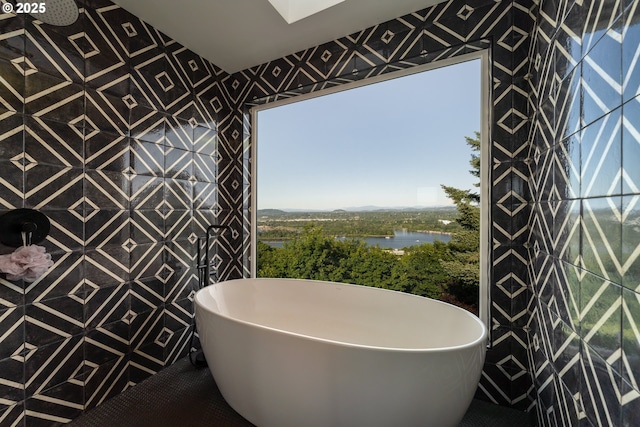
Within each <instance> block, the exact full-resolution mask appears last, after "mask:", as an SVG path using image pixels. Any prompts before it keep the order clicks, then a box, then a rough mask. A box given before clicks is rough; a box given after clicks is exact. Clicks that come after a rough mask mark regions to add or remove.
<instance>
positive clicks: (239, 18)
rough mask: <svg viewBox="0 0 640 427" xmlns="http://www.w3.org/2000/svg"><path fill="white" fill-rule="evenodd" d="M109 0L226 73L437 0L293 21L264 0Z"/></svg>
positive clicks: (364, 3)
mask: <svg viewBox="0 0 640 427" xmlns="http://www.w3.org/2000/svg"><path fill="white" fill-rule="evenodd" d="M113 1H114V2H115V3H116V4H118V5H120V6H121V7H123V8H125V9H126V10H128V11H129V12H131V13H133V14H134V15H136V16H137V17H139V18H140V19H142V20H144V21H145V22H147V23H149V24H151V25H153V26H154V27H155V28H157V29H158V30H160V31H162V32H163V33H165V34H167V35H168V36H169V37H171V38H173V39H174V40H176V41H178V42H179V43H181V44H182V45H184V46H186V47H188V48H189V49H191V50H192V51H194V52H195V53H197V54H199V55H201V56H203V57H205V58H206V59H208V60H209V61H211V62H212V63H214V64H215V65H217V66H218V67H220V68H222V69H223V70H225V71H227V72H228V73H234V72H236V71H240V70H244V69H247V68H251V67H253V66H256V65H260V64H263V63H265V62H268V61H271V60H273V59H277V58H281V57H283V56H286V55H290V54H292V53H295V52H299V51H301V50H304V49H307V48H309V47H313V46H317V45H320V44H322V43H325V42H328V41H331V40H335V39H337V38H340V37H344V36H346V35H349V34H352V33H355V32H357V31H360V30H363V29H365V28H368V27H371V26H373V25H376V24H380V23H382V22H385V21H388V20H390V19H394V18H398V17H400V16H402V15H406V14H407V13H411V12H415V11H418V10H421V9H424V8H427V7H429V6H431V5H434V4H436V3H438V2H439V1H441V0H345V1H344V2H342V3H339V4H337V5H335V6H332V7H330V8H329V9H326V10H324V11H321V12H319V13H317V14H315V15H312V16H310V17H308V18H304V19H301V20H300V21H297V22H294V23H293V24H287V23H286V21H285V20H284V19H283V18H282V16H280V14H279V13H278V12H277V11H276V10H275V9H274V8H273V6H271V4H270V3H269V1H268V0H178V1H176V0H113ZM298 1H310V0H298Z"/></svg>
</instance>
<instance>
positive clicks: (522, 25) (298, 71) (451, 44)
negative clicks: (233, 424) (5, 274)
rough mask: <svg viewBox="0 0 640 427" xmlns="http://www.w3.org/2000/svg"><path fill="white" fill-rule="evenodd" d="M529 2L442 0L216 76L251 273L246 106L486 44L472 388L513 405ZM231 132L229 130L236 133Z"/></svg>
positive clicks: (522, 364)
mask: <svg viewBox="0 0 640 427" xmlns="http://www.w3.org/2000/svg"><path fill="white" fill-rule="evenodd" d="M532 7H533V3H532V2H531V1H528V0H524V1H493V0H480V1H462V0H452V1H447V2H444V3H441V4H438V5H436V6H433V7H430V8H428V9H424V10H420V11H417V12H415V13H411V14H408V15H405V16H402V17H399V18H397V19H394V20H391V21H388V22H385V23H382V24H380V25H376V26H374V27H371V28H367V29H365V30H362V31H359V32H356V33H354V34H351V35H348V36H345V37H342V38H340V39H337V40H334V41H330V42H327V43H325V44H322V45H320V46H315V47H310V48H308V49H306V50H303V51H301V52H298V53H296V54H293V55H289V56H286V57H284V58H280V59H277V60H274V61H271V62H268V63H265V64H262V65H260V66H257V67H254V68H251V69H248V70H244V71H241V72H238V73H235V74H233V75H230V76H226V77H224V78H223V83H224V86H223V87H224V89H225V90H227V91H228V97H229V99H231V100H232V101H233V102H234V107H235V111H234V114H233V115H232V116H233V117H232V118H230V120H229V122H228V123H227V125H226V126H224V127H223V126H221V127H219V129H220V134H221V138H226V135H231V136H232V138H233V139H236V137H237V136H240V137H241V139H243V141H241V140H239V141H237V142H235V144H236V145H235V147H237V151H236V152H234V155H235V156H236V157H237V165H238V166H237V170H235V169H234V170H233V174H234V175H238V176H240V177H241V179H242V185H243V193H242V194H243V195H242V197H243V199H242V201H241V203H242V206H243V216H244V220H243V227H244V234H243V253H244V272H243V274H244V275H245V276H248V275H249V274H250V272H249V268H250V262H249V261H250V260H249V258H250V253H251V246H250V244H251V243H250V240H251V239H250V236H251V216H250V212H251V209H253V207H254V206H253V201H252V200H251V191H250V185H251V184H250V183H251V161H252V158H251V154H250V153H251V121H250V115H249V109H250V107H251V106H253V105H256V104H262V103H268V102H273V101H276V100H279V99H284V98H290V97H294V96H297V95H299V94H303V93H310V92H314V91H319V90H322V89H325V88H328V87H333V86H337V85H340V84H344V83H349V82H352V81H354V80H363V79H367V78H370V77H375V76H378V75H381V74H384V73H389V72H393V71H396V70H400V69H406V68H409V67H414V66H417V65H422V64H425V63H428V62H433V61H438V60H441V59H446V58H451V57H455V56H457V55H461V54H464V53H469V52H472V51H477V50H482V49H488V50H489V51H490V53H491V74H492V77H491V78H492V95H491V97H492V99H491V101H492V111H491V116H492V118H493V122H492V123H491V124H490V128H491V141H492V146H491V165H492V170H491V182H492V188H491V201H492V210H491V216H492V222H493V227H492V229H491V234H492V245H491V246H492V249H491V255H490V256H491V260H492V268H491V277H492V281H491V282H492V284H491V297H492V313H491V323H492V330H491V336H492V342H493V347H492V348H491V349H490V350H489V352H488V355H487V363H486V366H485V369H484V372H483V375H482V379H481V382H480V388H479V390H478V395H479V397H482V398H484V399H487V400H490V401H493V402H496V403H499V404H502V405H510V406H513V407H516V408H519V409H523V410H525V409H531V408H532V405H533V404H534V394H535V393H534V392H533V389H532V380H531V372H530V369H529V361H528V358H527V347H528V338H527V332H526V328H527V325H528V323H529V316H530V312H529V308H530V307H531V300H532V298H533V294H532V292H531V288H530V287H529V286H527V284H528V276H527V274H528V270H527V266H528V264H529V258H528V257H529V253H528V250H527V248H526V242H527V237H528V234H529V233H528V225H529V217H530V203H529V201H530V194H529V189H528V187H529V182H528V181H529V176H528V175H529V168H528V166H527V162H526V159H527V156H528V151H529V150H528V140H527V137H528V134H529V120H528V117H529V116H530V113H529V109H530V105H529V104H528V83H527V81H526V77H527V72H528V69H529V66H528V61H529V45H530V42H531V39H530V33H531V31H532V28H533V23H534V21H535V18H534V16H533V12H532V10H531V8H532ZM232 134H235V136H233V135H232Z"/></svg>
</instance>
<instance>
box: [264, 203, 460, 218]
mask: <svg viewBox="0 0 640 427" xmlns="http://www.w3.org/2000/svg"><path fill="white" fill-rule="evenodd" d="M455 209H456V207H455V205H447V206H398V207H382V206H372V205H369V206H356V207H350V208H343V209H327V210H322V209H258V216H259V217H260V216H277V215H284V214H290V213H323V212H327V213H329V212H332V213H341V212H419V211H435V210H444V211H450V210H455Z"/></svg>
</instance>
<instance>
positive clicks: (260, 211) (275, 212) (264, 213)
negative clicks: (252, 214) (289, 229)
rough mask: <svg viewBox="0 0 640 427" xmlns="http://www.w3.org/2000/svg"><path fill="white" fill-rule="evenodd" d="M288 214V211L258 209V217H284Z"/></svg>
mask: <svg viewBox="0 0 640 427" xmlns="http://www.w3.org/2000/svg"><path fill="white" fill-rule="evenodd" d="M286 213H287V212H286V211H282V210H280V209H258V216H273V215H283V214H286Z"/></svg>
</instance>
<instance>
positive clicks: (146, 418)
mask: <svg viewBox="0 0 640 427" xmlns="http://www.w3.org/2000/svg"><path fill="white" fill-rule="evenodd" d="M528 419H529V414H524V413H522V412H519V411H515V410H512V409H509V408H504V407H500V406H496V405H492V404H490V403H486V402H481V401H474V402H473V403H472V404H471V407H470V408H469V410H468V411H467V414H466V415H465V418H464V419H463V420H462V423H461V424H460V427H513V426H518V427H529V426H531V424H529V423H528V422H527V421H528ZM68 426H70V427H113V426H118V427H149V426H153V427H200V426H203V427H204V426H207V427H214V426H220V427H252V426H253V424H251V423H250V422H248V421H247V420H245V419H244V418H242V417H241V416H240V415H239V414H238V413H237V412H235V411H234V410H233V409H232V408H231V407H230V406H229V405H228V404H227V403H226V402H225V401H224V399H223V398H222V395H221V394H220V391H219V390H218V388H217V387H216V384H215V382H214V381H213V378H212V377H211V374H210V373H209V370H208V369H206V368H205V369H195V368H193V367H192V366H191V364H190V363H189V359H187V358H184V359H182V360H180V361H178V362H177V363H175V364H174V365H172V366H170V367H168V368H166V369H164V370H163V371H161V372H159V373H158V374H156V375H154V376H152V377H151V378H149V379H147V380H146V381H143V382H141V383H140V384H138V385H136V386H135V387H132V388H130V389H129V390H127V391H126V392H124V393H121V394H120V395H118V396H116V397H114V398H112V399H110V400H108V401H106V402H104V403H103V404H102V405H100V406H98V407H96V408H94V409H93V410H91V411H89V412H87V413H86V414H84V415H83V416H81V417H79V418H77V419H76V420H74V421H73V422H71V423H70V424H68ZM301 427H303V426H301ZM327 427H330V426H327ZM433 427H438V426H433Z"/></svg>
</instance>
